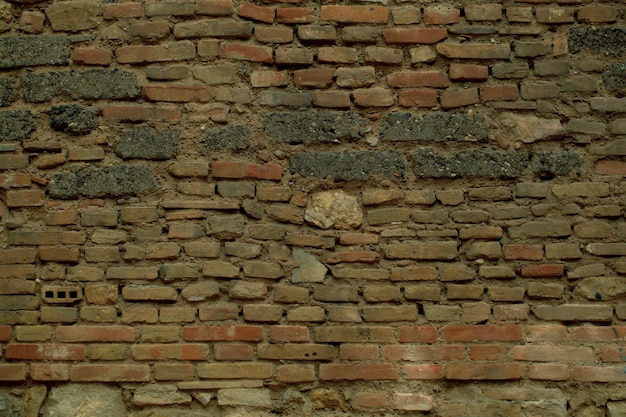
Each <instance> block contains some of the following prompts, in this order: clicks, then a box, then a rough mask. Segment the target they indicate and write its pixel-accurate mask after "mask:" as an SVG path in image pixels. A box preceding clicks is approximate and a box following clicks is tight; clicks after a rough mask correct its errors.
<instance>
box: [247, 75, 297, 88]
mask: <svg viewBox="0 0 626 417" xmlns="http://www.w3.org/2000/svg"><path fill="white" fill-rule="evenodd" d="M250 82H251V84H252V86H253V87H284V86H286V85H287V84H289V73H288V72H287V71H254V72H253V73H252V74H250Z"/></svg>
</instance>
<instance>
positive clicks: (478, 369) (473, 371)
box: [446, 363, 524, 381]
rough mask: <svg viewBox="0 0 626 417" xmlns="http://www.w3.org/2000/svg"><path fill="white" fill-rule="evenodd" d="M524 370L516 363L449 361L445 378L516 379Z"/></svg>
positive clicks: (520, 376)
mask: <svg viewBox="0 0 626 417" xmlns="http://www.w3.org/2000/svg"><path fill="white" fill-rule="evenodd" d="M523 374H524V370H523V367H522V365H521V364H518V363H489V364H473V363H451V364H449V365H448V367H447V368H446V379H453V380H464V381H469V380H495V381H504V380H516V379H521V378H522V377H523Z"/></svg>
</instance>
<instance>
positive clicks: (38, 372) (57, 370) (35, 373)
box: [30, 363, 70, 381]
mask: <svg viewBox="0 0 626 417" xmlns="http://www.w3.org/2000/svg"><path fill="white" fill-rule="evenodd" d="M30 378H31V379H32V380H33V381H69V379H70V367H69V365H65V364H60V363H32V364H31V365H30Z"/></svg>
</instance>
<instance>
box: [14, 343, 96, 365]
mask: <svg viewBox="0 0 626 417" xmlns="http://www.w3.org/2000/svg"><path fill="white" fill-rule="evenodd" d="M5 356H6V358H7V359H16V360H26V361H41V360H50V361H81V360H83V359H85V345H61V344H47V345H46V344H31V343H14V344H9V345H8V346H7V348H6V352H5Z"/></svg>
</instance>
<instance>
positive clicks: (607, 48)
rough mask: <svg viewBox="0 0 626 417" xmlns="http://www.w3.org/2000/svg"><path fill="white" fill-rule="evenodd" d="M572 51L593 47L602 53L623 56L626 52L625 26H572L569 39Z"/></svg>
mask: <svg viewBox="0 0 626 417" xmlns="http://www.w3.org/2000/svg"><path fill="white" fill-rule="evenodd" d="M567 43H568V48H569V51H570V53H573V54H576V53H578V52H580V51H582V50H583V49H593V50H596V51H598V52H601V53H602V55H605V54H606V55H617V56H622V55H624V52H626V28H625V27H589V26H585V27H576V28H570V30H569V38H568V40H567Z"/></svg>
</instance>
